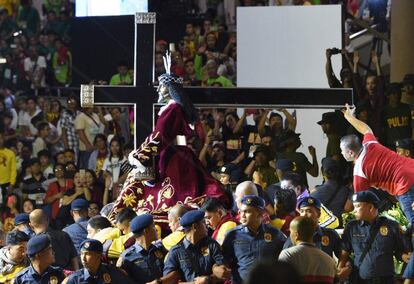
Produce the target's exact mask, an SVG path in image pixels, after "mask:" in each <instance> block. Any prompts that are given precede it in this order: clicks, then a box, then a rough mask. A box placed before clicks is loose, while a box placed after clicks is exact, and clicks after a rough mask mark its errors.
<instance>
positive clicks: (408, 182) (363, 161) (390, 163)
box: [340, 104, 414, 223]
mask: <svg viewBox="0 0 414 284" xmlns="http://www.w3.org/2000/svg"><path fill="white" fill-rule="evenodd" d="M345 107H346V109H345V110H344V111H343V113H344V116H345V119H346V120H348V122H349V123H350V124H351V125H352V126H353V127H354V128H355V129H356V130H358V132H360V133H361V134H363V135H364V138H363V141H362V143H361V142H360V140H359V138H358V137H357V136H356V135H347V136H344V137H342V138H341V144H340V147H341V151H342V155H343V156H344V158H345V160H347V161H348V162H354V191H355V193H357V192H360V191H363V190H367V189H369V188H370V187H374V188H378V189H381V190H384V191H386V192H388V193H389V194H391V195H394V196H396V198H397V199H398V201H399V202H400V205H401V208H402V209H403V211H404V214H405V215H406V216H407V218H408V220H409V221H410V223H413V221H414V212H413V211H412V209H411V204H412V203H413V202H414V159H409V158H405V157H401V156H399V155H398V154H397V153H395V152H393V151H391V150H389V149H388V148H386V147H384V146H382V145H381V144H380V143H379V142H378V141H377V139H376V138H375V136H374V133H373V132H372V130H371V128H370V127H369V126H368V125H367V124H365V123H364V122H362V121H361V120H359V119H357V118H355V116H354V111H355V108H354V107H351V106H349V105H348V104H346V105H345Z"/></svg>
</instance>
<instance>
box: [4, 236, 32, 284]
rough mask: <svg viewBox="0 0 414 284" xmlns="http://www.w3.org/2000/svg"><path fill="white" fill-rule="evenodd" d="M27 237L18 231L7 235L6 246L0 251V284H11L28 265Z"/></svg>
mask: <svg viewBox="0 0 414 284" xmlns="http://www.w3.org/2000/svg"><path fill="white" fill-rule="evenodd" d="M28 240H29V236H28V235H26V234H25V233H23V232H20V231H12V232H10V233H8V234H7V237H6V246H5V247H3V248H1V249H0V283H6V284H8V283H11V281H12V279H14V277H15V276H16V274H17V273H19V272H20V271H21V270H23V269H24V268H26V267H27V266H28V265H29V262H28V259H27V258H26V247H27V241H28Z"/></svg>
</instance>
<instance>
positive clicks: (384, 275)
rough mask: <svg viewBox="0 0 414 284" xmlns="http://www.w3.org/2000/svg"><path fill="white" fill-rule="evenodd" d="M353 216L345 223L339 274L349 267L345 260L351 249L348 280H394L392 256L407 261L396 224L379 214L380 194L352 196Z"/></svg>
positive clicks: (363, 281)
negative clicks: (352, 218)
mask: <svg viewBox="0 0 414 284" xmlns="http://www.w3.org/2000/svg"><path fill="white" fill-rule="evenodd" d="M352 199H353V202H354V207H355V217H356V220H353V221H350V222H349V223H347V224H346V226H345V229H344V233H343V237H342V242H343V249H342V253H341V257H340V259H339V265H338V269H339V272H338V274H339V276H340V277H342V278H345V277H346V276H347V275H348V274H349V273H350V270H351V267H350V265H349V264H348V262H349V261H350V258H349V255H350V254H351V253H352V252H353V253H354V255H355V258H354V260H353V266H352V269H353V273H352V276H351V278H350V282H351V283H364V284H365V283H367V284H368V283H370V284H371V283H381V284H388V283H389V284H391V283H394V262H393V256H394V255H395V256H396V257H397V258H399V259H401V258H402V259H404V260H405V261H407V259H408V254H406V253H405V252H408V249H406V248H405V246H404V242H403V238H402V234H401V231H400V227H399V224H398V223H397V222H395V221H392V220H390V219H388V218H386V217H380V216H378V207H377V206H378V202H379V198H378V197H377V196H376V195H375V193H373V192H371V191H362V192H359V193H357V194H354V196H353V198H352Z"/></svg>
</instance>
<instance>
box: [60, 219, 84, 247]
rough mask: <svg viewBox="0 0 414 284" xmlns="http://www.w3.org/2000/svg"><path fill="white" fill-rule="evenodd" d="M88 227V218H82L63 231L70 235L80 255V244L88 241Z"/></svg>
mask: <svg viewBox="0 0 414 284" xmlns="http://www.w3.org/2000/svg"><path fill="white" fill-rule="evenodd" d="M87 226H88V218H81V219H79V220H77V221H76V222H75V223H73V224H72V225H69V226H67V227H66V228H64V229H63V230H62V231H64V232H65V233H67V234H68V235H69V237H70V238H71V240H72V242H73V245H74V246H75V249H76V252H77V253H78V254H79V252H80V244H81V243H82V242H83V241H84V240H86V238H87V236H88V231H87V229H86V228H87Z"/></svg>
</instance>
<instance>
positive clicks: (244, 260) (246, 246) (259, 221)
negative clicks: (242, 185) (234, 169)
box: [223, 195, 286, 283]
mask: <svg viewBox="0 0 414 284" xmlns="http://www.w3.org/2000/svg"><path fill="white" fill-rule="evenodd" d="M264 210H265V202H264V200H263V199H262V198H261V197H259V196H256V195H245V196H244V197H243V198H242V199H241V206H240V223H241V225H239V226H237V227H236V228H234V229H232V230H230V231H229V232H228V233H227V235H226V237H225V238H224V242H223V254H224V257H225V259H226V260H227V261H229V263H230V268H231V269H232V283H242V280H243V279H246V277H247V274H248V272H249V270H250V268H251V267H252V265H253V264H254V263H255V262H257V261H259V260H263V259H264V258H265V259H273V260H275V259H277V257H278V255H279V253H280V251H281V250H282V248H283V244H284V243H285V241H286V236H285V235H284V234H283V233H282V232H281V231H279V230H278V229H276V228H274V227H272V226H270V225H267V224H264V223H263V213H264Z"/></svg>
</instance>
